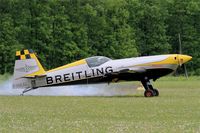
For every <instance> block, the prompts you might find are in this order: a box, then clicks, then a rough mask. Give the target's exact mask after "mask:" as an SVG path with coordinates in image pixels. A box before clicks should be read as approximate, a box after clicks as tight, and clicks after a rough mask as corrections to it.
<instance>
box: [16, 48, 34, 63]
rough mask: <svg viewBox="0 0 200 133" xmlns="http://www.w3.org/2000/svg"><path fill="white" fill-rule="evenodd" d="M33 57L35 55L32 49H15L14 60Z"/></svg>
mask: <svg viewBox="0 0 200 133" xmlns="http://www.w3.org/2000/svg"><path fill="white" fill-rule="evenodd" d="M33 58H35V55H34V52H33V50H32V49H24V50H21V51H16V60H26V59H33Z"/></svg>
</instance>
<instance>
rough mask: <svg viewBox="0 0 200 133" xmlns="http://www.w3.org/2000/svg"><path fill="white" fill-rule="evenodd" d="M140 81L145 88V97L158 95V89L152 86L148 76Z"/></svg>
mask: <svg viewBox="0 0 200 133" xmlns="http://www.w3.org/2000/svg"><path fill="white" fill-rule="evenodd" d="M141 82H142V85H143V86H144V88H145V92H144V96H145V97H153V96H159V91H158V90H157V89H155V88H153V86H152V85H151V82H150V81H149V79H148V77H145V78H144V79H143V80H141Z"/></svg>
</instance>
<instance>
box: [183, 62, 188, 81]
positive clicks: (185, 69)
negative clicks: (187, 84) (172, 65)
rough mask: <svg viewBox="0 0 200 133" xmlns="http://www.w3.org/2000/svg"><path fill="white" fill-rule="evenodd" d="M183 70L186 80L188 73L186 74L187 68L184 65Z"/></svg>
mask: <svg viewBox="0 0 200 133" xmlns="http://www.w3.org/2000/svg"><path fill="white" fill-rule="evenodd" d="M182 66H183V69H184V74H185V77H186V78H187V79H188V72H187V68H186V65H185V64H183V65H182Z"/></svg>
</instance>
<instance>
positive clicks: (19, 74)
mask: <svg viewBox="0 0 200 133" xmlns="http://www.w3.org/2000/svg"><path fill="white" fill-rule="evenodd" d="M43 75H45V70H44V68H43V67H42V65H41V64H40V62H39V60H38V59H37V56H36V55H35V53H34V52H33V50H29V49H26V50H22V51H16V60H15V67H14V79H13V88H30V87H32V85H31V80H30V79H31V78H35V77H36V76H43Z"/></svg>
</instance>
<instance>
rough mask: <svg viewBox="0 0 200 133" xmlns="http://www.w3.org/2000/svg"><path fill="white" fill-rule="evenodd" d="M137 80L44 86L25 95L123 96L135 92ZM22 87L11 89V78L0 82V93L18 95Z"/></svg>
mask: <svg viewBox="0 0 200 133" xmlns="http://www.w3.org/2000/svg"><path fill="white" fill-rule="evenodd" d="M138 86H139V83H137V82H123V83H113V84H109V85H108V84H94V85H73V86H57V87H44V88H38V89H36V90H32V91H29V92H27V93H25V95H34V96H124V95H132V94H134V93H135V91H136V88H137V87H138ZM22 91H23V89H12V78H10V79H8V80H7V81H4V82H2V83H1V84H0V95H20V94H21V93H22Z"/></svg>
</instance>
